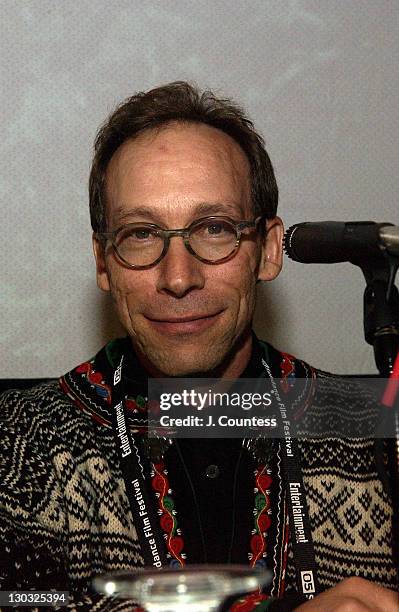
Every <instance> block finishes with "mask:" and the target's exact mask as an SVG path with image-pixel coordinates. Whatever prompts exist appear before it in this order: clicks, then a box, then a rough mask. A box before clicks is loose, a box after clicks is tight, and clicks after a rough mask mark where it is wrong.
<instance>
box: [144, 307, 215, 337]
mask: <svg viewBox="0 0 399 612" xmlns="http://www.w3.org/2000/svg"><path fill="white" fill-rule="evenodd" d="M219 315H220V312H217V313H215V314H212V315H208V314H203V315H199V314H193V315H185V316H181V317H164V316H163V317H162V319H154V318H150V317H146V318H147V320H148V321H149V322H150V324H151V326H152V327H154V328H155V329H156V330H158V331H159V332H161V333H166V334H193V333H196V332H201V331H204V330H205V329H207V328H208V327H210V326H211V325H213V324H214V323H215V321H216V319H217V317H218V316H219Z"/></svg>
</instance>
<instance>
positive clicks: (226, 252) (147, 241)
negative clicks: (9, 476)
mask: <svg viewBox="0 0 399 612" xmlns="http://www.w3.org/2000/svg"><path fill="white" fill-rule="evenodd" d="M261 219H262V217H258V218H257V219H255V220H254V221H238V222H235V221H233V220H232V219H230V218H229V217H204V218H203V219H197V220H196V221H194V222H193V223H191V225H189V226H188V227H184V228H182V229H169V230H167V229H162V228H161V227H159V226H158V225H155V224H153V223H129V224H128V225H123V226H122V227H119V228H118V229H116V230H114V231H113V232H98V233H96V234H95V236H96V237H97V238H98V239H99V240H103V241H104V240H105V241H106V240H110V241H111V242H112V247H113V249H114V251H115V254H116V255H117V257H118V258H119V259H120V261H121V262H122V263H123V264H125V265H126V266H128V267H129V268H134V269H135V270H144V269H145V268H150V267H151V266H154V265H155V264H157V263H159V262H160V261H161V259H163V257H165V255H166V253H167V252H168V248H169V243H170V239H171V237H172V236H181V237H182V238H183V240H184V244H185V246H186V249H187V250H188V251H189V253H191V255H193V256H194V257H196V258H197V259H199V261H202V262H203V263H207V264H218V263H222V262H224V261H227V260H228V259H230V258H231V257H233V255H234V254H235V253H236V251H237V250H238V248H239V246H240V241H241V236H242V232H243V231H244V230H245V229H250V228H252V229H254V228H255V229H257V225H258V223H259V221H260V220H261Z"/></svg>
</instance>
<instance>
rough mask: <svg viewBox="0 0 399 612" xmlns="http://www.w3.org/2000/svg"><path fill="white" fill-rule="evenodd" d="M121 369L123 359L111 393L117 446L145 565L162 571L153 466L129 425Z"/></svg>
mask: <svg viewBox="0 0 399 612" xmlns="http://www.w3.org/2000/svg"><path fill="white" fill-rule="evenodd" d="M122 366H123V356H122V358H121V360H120V363H119V365H118V367H117V368H116V370H115V372H114V380H113V383H114V384H113V390H112V410H111V413H112V424H113V429H114V433H115V437H116V446H117V449H118V455H119V461H120V466H121V470H122V475H123V478H124V481H125V488H126V494H127V498H128V500H129V504H130V509H131V511H132V516H133V518H134V521H135V527H136V531H137V537H138V540H139V543H140V548H141V551H142V554H143V557H144V565H146V566H153V567H157V568H160V567H162V566H163V565H168V560H167V554H166V548H165V544H164V540H163V534H162V531H161V527H160V525H159V520H158V517H157V514H156V511H155V510H154V500H153V498H152V493H151V490H149V487H148V482H149V478H150V470H151V466H150V462H149V460H148V459H147V457H146V455H145V453H144V449H143V446H142V441H141V436H140V435H135V436H132V435H131V433H130V430H129V427H128V425H127V418H126V408H125V388H124V383H123V377H122Z"/></svg>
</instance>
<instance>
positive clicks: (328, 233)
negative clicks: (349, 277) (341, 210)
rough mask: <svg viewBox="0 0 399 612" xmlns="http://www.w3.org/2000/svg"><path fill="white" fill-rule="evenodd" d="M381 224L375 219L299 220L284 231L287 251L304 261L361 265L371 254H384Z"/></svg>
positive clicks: (285, 249)
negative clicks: (306, 221)
mask: <svg viewBox="0 0 399 612" xmlns="http://www.w3.org/2000/svg"><path fill="white" fill-rule="evenodd" d="M379 227H380V225H379V224H377V223H374V222H373V221H350V222H343V221H320V222H311V223H296V224H295V225H292V226H291V227H289V228H288V230H287V231H286V233H285V236H284V240H283V245H284V251H285V253H286V254H287V255H288V257H290V259H293V260H294V261H299V262H301V263H340V262H344V261H350V262H352V263H354V264H356V265H359V264H360V263H361V262H362V261H364V260H365V259H368V258H376V257H381V248H380V240H379V233H378V232H379Z"/></svg>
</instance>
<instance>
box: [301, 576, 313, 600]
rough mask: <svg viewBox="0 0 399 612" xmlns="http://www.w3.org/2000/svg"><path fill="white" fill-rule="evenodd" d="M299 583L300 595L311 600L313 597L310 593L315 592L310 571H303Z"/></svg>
mask: <svg viewBox="0 0 399 612" xmlns="http://www.w3.org/2000/svg"><path fill="white" fill-rule="evenodd" d="M301 582H302V593H303V594H304V595H307V596H308V597H309V599H313V597H314V595H313V594H312V593H314V592H315V588H314V578H313V572H312V570H305V571H303V572H301Z"/></svg>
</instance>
